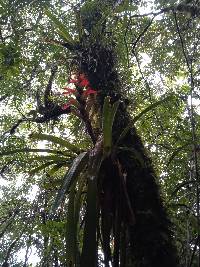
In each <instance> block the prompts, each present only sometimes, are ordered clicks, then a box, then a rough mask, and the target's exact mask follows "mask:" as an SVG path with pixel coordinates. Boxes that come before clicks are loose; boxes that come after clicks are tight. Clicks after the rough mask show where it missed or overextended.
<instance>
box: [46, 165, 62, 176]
mask: <svg viewBox="0 0 200 267" xmlns="http://www.w3.org/2000/svg"><path fill="white" fill-rule="evenodd" d="M64 165H65V164H64V163H58V164H56V165H55V166H53V167H52V168H51V169H50V170H49V171H48V175H50V176H53V175H54V174H55V173H56V172H57V171H58V170H59V169H60V168H61V167H63V166H64Z"/></svg>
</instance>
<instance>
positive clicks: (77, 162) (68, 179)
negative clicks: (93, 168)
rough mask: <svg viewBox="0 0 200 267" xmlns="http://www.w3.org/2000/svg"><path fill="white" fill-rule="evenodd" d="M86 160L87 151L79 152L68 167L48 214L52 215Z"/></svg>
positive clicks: (85, 163)
mask: <svg viewBox="0 0 200 267" xmlns="http://www.w3.org/2000/svg"><path fill="white" fill-rule="evenodd" d="M87 161H88V153H87V152H83V153H81V154H80V155H78V156H77V157H76V158H75V159H74V161H73V163H72V166H71V168H70V169H69V171H67V173H66V174H65V176H64V178H63V184H62V186H61V188H60V189H59V191H58V194H57V196H56V199H55V202H54V203H53V205H52V208H51V211H50V216H52V215H53V214H54V213H55V212H56V210H57V208H58V207H59V205H60V203H61V202H62V201H63V199H64V197H65V194H66V193H67V192H68V191H69V189H70V186H71V185H72V184H73V182H74V181H75V180H76V179H77V177H78V175H79V174H80V172H81V171H82V170H83V169H84V168H85V166H86V165H87Z"/></svg>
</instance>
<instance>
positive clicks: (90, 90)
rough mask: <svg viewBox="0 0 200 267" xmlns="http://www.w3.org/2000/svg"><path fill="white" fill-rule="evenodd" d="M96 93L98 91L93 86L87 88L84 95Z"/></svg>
mask: <svg viewBox="0 0 200 267" xmlns="http://www.w3.org/2000/svg"><path fill="white" fill-rule="evenodd" d="M92 94H93V95H96V94H97V91H95V90H94V89H92V88H88V89H87V90H85V91H84V92H83V95H85V96H88V95H92Z"/></svg>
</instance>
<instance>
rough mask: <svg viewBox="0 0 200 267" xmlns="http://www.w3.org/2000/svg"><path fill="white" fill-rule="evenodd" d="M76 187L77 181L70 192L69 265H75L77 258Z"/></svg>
mask: <svg viewBox="0 0 200 267" xmlns="http://www.w3.org/2000/svg"><path fill="white" fill-rule="evenodd" d="M75 187H76V183H74V185H73V186H72V188H71V190H70V193H69V200H68V206H67V224H66V259H67V265H68V266H74V264H75V260H76V230H75V229H76V227H77V226H76V225H75V213H74V208H75V207H74V201H75Z"/></svg>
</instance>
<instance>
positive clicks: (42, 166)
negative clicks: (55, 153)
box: [29, 161, 55, 175]
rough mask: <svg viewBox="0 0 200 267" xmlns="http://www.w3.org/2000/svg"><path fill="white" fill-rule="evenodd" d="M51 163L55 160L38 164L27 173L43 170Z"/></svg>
mask: <svg viewBox="0 0 200 267" xmlns="http://www.w3.org/2000/svg"><path fill="white" fill-rule="evenodd" d="M52 164H55V162H53V161H50V162H46V163H44V164H42V165H40V166H39V167H37V168H34V169H32V170H30V173H29V174H30V175H35V174H36V173H38V172H40V171H41V170H44V169H45V168H46V167H48V166H50V165H52Z"/></svg>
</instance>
